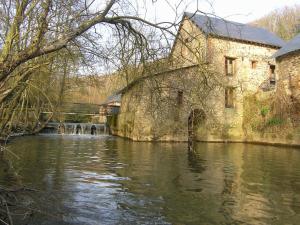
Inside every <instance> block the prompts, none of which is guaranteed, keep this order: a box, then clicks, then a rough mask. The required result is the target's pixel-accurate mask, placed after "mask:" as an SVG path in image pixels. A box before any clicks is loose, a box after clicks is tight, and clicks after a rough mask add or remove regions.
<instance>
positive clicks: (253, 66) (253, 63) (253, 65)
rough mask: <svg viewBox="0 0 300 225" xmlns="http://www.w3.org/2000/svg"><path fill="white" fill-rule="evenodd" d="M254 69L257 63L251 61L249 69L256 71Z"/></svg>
mask: <svg viewBox="0 0 300 225" xmlns="http://www.w3.org/2000/svg"><path fill="white" fill-rule="evenodd" d="M256 67H257V61H255V60H252V61H251V68H252V69H256Z"/></svg>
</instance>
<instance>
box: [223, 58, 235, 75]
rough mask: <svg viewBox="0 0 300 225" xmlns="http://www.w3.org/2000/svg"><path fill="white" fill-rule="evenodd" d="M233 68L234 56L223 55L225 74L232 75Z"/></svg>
mask: <svg viewBox="0 0 300 225" xmlns="http://www.w3.org/2000/svg"><path fill="white" fill-rule="evenodd" d="M234 70H235V58H229V57H225V72H226V76H233V75H234V72H235V71H234Z"/></svg>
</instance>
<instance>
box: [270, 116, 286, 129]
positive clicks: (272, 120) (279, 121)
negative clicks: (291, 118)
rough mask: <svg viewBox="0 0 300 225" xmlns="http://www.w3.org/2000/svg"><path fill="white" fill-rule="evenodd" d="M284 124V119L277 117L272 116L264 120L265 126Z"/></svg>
mask: <svg viewBox="0 0 300 225" xmlns="http://www.w3.org/2000/svg"><path fill="white" fill-rule="evenodd" d="M282 124H284V120H283V119H280V118H278V117H272V118H270V119H268V121H267V122H266V126H270V127H271V126H279V125H282Z"/></svg>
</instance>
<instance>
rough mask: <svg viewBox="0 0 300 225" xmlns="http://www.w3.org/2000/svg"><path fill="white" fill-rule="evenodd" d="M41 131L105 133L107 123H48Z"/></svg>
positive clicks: (77, 133)
mask: <svg viewBox="0 0 300 225" xmlns="http://www.w3.org/2000/svg"><path fill="white" fill-rule="evenodd" d="M41 133H50V134H68V135H106V134H108V129H107V125H106V124H105V123H103V124H92V123H54V122H53V123H49V124H47V126H46V127H45V128H44V129H43V130H42V131H41Z"/></svg>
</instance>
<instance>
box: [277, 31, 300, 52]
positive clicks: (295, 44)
mask: <svg viewBox="0 0 300 225" xmlns="http://www.w3.org/2000/svg"><path fill="white" fill-rule="evenodd" d="M298 50H300V34H298V35H297V36H296V37H294V38H293V39H292V40H291V41H289V42H288V43H287V44H285V45H284V46H283V47H282V48H281V49H279V50H278V51H277V52H276V53H275V54H274V55H273V57H274V58H277V57H280V56H283V55H286V54H289V53H292V52H295V51H298Z"/></svg>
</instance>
